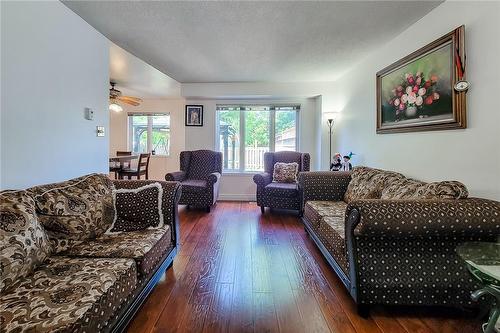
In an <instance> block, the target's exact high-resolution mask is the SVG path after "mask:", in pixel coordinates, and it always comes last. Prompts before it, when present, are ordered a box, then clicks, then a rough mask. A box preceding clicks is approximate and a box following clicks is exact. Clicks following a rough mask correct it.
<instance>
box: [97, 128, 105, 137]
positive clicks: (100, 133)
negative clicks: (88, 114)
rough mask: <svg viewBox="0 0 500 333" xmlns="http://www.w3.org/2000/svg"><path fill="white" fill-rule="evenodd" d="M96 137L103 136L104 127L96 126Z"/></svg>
mask: <svg viewBox="0 0 500 333" xmlns="http://www.w3.org/2000/svg"><path fill="white" fill-rule="evenodd" d="M96 134H97V136H104V126H96Z"/></svg>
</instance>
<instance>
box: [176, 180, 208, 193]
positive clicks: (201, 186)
mask: <svg viewBox="0 0 500 333" xmlns="http://www.w3.org/2000/svg"><path fill="white" fill-rule="evenodd" d="M181 184H182V192H201V191H205V190H206V189H207V181H206V180H199V179H187V180H185V181H183V182H182V183H181Z"/></svg>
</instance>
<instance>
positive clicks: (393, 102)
mask: <svg viewBox="0 0 500 333" xmlns="http://www.w3.org/2000/svg"><path fill="white" fill-rule="evenodd" d="M464 59H465V55H464V26H461V27H459V28H457V29H455V30H453V31H452V32H450V33H448V34H446V35H445V36H443V37H441V38H439V39H437V40H435V41H434V42H432V43H430V44H428V45H426V46H424V47H423V48H421V49H419V50H417V51H415V52H413V53H412V54H410V55H408V56H406V57H404V58H403V59H401V60H399V61H397V62H395V63H393V64H392V65H390V66H388V67H386V68H384V69H383V70H381V71H379V72H378V73H377V133H395V132H414V131H428V130H443V129H455V128H465V127H466V98H465V96H466V95H465V93H466V92H465V91H464V90H458V89H455V88H454V86H455V84H456V83H457V82H459V81H460V82H465V81H464V80H465V78H464V72H465V70H464V63H463V60H464Z"/></svg>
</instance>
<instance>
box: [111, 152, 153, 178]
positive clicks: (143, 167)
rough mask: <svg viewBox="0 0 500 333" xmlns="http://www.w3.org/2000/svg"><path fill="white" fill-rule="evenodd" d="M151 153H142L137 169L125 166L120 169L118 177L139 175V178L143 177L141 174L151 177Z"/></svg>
mask: <svg viewBox="0 0 500 333" xmlns="http://www.w3.org/2000/svg"><path fill="white" fill-rule="evenodd" d="M150 157H151V154H149V153H147V154H140V155H139V162H137V169H132V168H130V167H129V168H123V169H121V170H119V171H118V179H123V178H124V177H127V179H132V177H137V179H141V176H142V175H144V176H146V179H149V172H148V171H149V158H150Z"/></svg>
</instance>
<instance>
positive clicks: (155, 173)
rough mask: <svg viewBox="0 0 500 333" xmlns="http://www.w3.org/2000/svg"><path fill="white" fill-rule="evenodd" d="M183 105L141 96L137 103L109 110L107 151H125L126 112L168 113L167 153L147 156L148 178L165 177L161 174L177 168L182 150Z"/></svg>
mask: <svg viewBox="0 0 500 333" xmlns="http://www.w3.org/2000/svg"><path fill="white" fill-rule="evenodd" d="M184 104H185V101H184V99H183V98H178V99H145V100H144V101H143V103H141V105H140V106H137V107H133V106H127V105H125V106H124V110H123V111H122V112H110V129H109V133H110V141H109V151H110V154H111V155H114V154H115V153H116V151H117V150H122V151H123V150H125V151H126V150H129V148H128V147H127V145H128V137H127V135H128V134H127V132H128V125H127V113H128V112H146V113H148V112H151V113H157V112H169V113H170V155H169V156H151V159H150V161H149V178H150V179H157V180H165V174H166V173H167V172H171V171H177V170H179V154H180V152H181V151H182V150H184V140H185V134H184V129H185V127H184Z"/></svg>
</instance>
